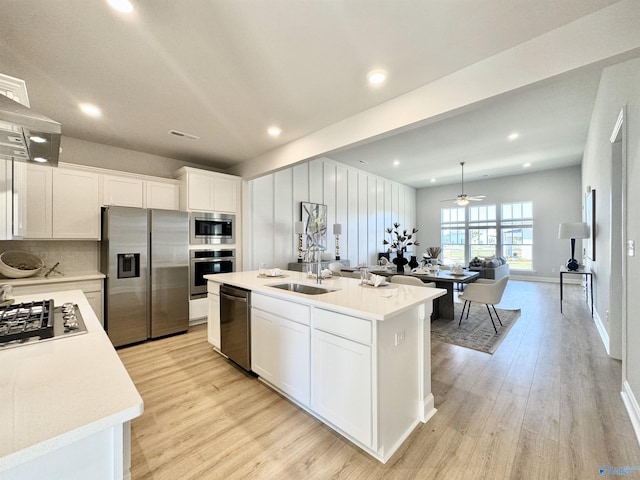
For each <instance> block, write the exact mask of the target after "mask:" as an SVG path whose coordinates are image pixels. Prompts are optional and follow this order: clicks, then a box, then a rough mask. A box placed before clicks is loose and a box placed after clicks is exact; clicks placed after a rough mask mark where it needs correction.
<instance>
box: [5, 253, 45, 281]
mask: <svg viewBox="0 0 640 480" xmlns="http://www.w3.org/2000/svg"><path fill="white" fill-rule="evenodd" d="M43 266H44V262H43V261H42V260H41V259H40V258H38V257H36V256H35V255H33V254H31V253H29V252H24V251H22V250H8V251H6V252H3V253H1V254H0V273H2V274H3V275H4V276H5V277H8V278H27V277H31V276H32V275H35V274H36V273H38V272H39V271H40V269H41V268H42V267H43Z"/></svg>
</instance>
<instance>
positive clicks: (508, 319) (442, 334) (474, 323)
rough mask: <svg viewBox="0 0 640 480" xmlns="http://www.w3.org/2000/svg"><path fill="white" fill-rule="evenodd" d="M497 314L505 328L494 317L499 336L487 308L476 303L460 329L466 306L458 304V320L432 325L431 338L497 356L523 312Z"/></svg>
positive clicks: (500, 312)
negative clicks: (498, 349) (459, 323)
mask: <svg viewBox="0 0 640 480" xmlns="http://www.w3.org/2000/svg"><path fill="white" fill-rule="evenodd" d="M496 310H497V311H498V315H499V316H500V320H501V321H502V325H503V326H502V327H501V326H500V324H499V323H498V320H497V319H496V318H495V314H494V321H495V322H496V328H497V329H498V333H496V332H495V331H494V330H493V325H492V324H491V319H490V318H489V313H488V312H487V307H486V306H484V305H481V304H480V305H479V304H476V303H473V304H471V311H470V312H469V318H466V316H467V315H466V313H465V318H463V319H462V325H460V326H458V321H459V320H460V312H461V311H462V303H456V304H455V305H454V311H455V318H454V320H442V319H438V320H435V321H433V322H431V335H433V336H434V337H435V338H437V339H438V340H440V341H442V342H445V343H451V344H453V345H460V346H461V347H466V348H472V349H474V350H479V351H481V352H485V353H493V352H495V351H496V350H497V348H498V346H500V343H502V340H504V339H505V337H506V336H507V333H509V330H510V329H511V327H512V326H513V325H514V323H516V320H517V319H518V318H519V317H520V310H502V309H500V308H497V309H496ZM492 313H493V311H492Z"/></svg>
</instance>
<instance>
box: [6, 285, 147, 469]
mask: <svg viewBox="0 0 640 480" xmlns="http://www.w3.org/2000/svg"><path fill="white" fill-rule="evenodd" d="M39 296H42V295H39ZM46 296H47V297H48V298H52V299H53V300H54V303H55V305H61V304H62V303H64V302H73V303H76V304H78V306H79V308H80V312H81V314H82V317H83V319H84V322H85V324H86V326H87V330H88V332H87V333H86V334H84V335H77V336H73V337H68V338H59V339H54V340H51V341H46V342H35V343H32V344H29V345H25V346H20V347H14V348H10V349H6V350H0V364H1V365H2V368H0V471H4V470H8V469H10V468H13V467H15V466H17V465H20V464H22V463H24V462H27V461H29V460H31V459H33V458H36V457H38V456H41V455H43V454H46V453H49V452H51V451H53V450H55V449H57V448H60V447H63V446H65V445H69V444H71V443H73V442H75V441H78V440H81V439H83V438H85V437H87V436H89V435H92V434H94V433H97V432H100V431H103V430H105V429H108V428H111V427H113V426H115V425H117V424H122V423H125V422H127V421H129V420H131V419H133V418H135V417H138V416H140V415H142V411H143V402H142V398H141V397H140V395H139V394H138V391H137V390H136V387H135V385H134V384H133V382H132V380H131V378H130V377H129V374H128V373H127V371H126V370H125V368H124V365H123V364H122V362H121V361H120V358H119V357H118V354H117V353H116V351H115V349H114V348H113V346H112V344H111V341H110V340H109V338H108V337H107V334H106V333H105V331H104V329H103V328H102V326H101V325H100V323H99V322H98V319H97V318H96V316H95V314H94V313H93V310H92V309H91V307H90V306H89V303H88V302H87V300H86V298H85V296H84V295H83V294H82V291H80V290H70V291H66V292H51V293H48V294H47V295H46ZM30 300H33V298H32V297H31V296H27V295H25V296H22V297H16V299H15V301H16V303H18V302H25V301H30Z"/></svg>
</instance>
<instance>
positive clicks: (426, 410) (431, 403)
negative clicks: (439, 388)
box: [421, 393, 438, 423]
mask: <svg viewBox="0 0 640 480" xmlns="http://www.w3.org/2000/svg"><path fill="white" fill-rule="evenodd" d="M437 411H438V410H437V409H436V406H435V397H434V396H433V393H430V394H429V395H427V397H426V398H425V399H424V400H423V401H422V418H421V421H422V422H424V423H427V422H428V421H429V419H430V418H431V417H433V416H434V415H435V414H436V412H437Z"/></svg>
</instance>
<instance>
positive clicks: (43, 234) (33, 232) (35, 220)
mask: <svg viewBox="0 0 640 480" xmlns="http://www.w3.org/2000/svg"><path fill="white" fill-rule="evenodd" d="M52 178H53V169H52V167H48V166H43V165H33V164H28V165H27V228H26V231H25V235H24V236H25V238H51V235H52V232H53V230H52V228H53V217H52V215H53V210H52V208H51V198H52V187H53V186H52Z"/></svg>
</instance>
